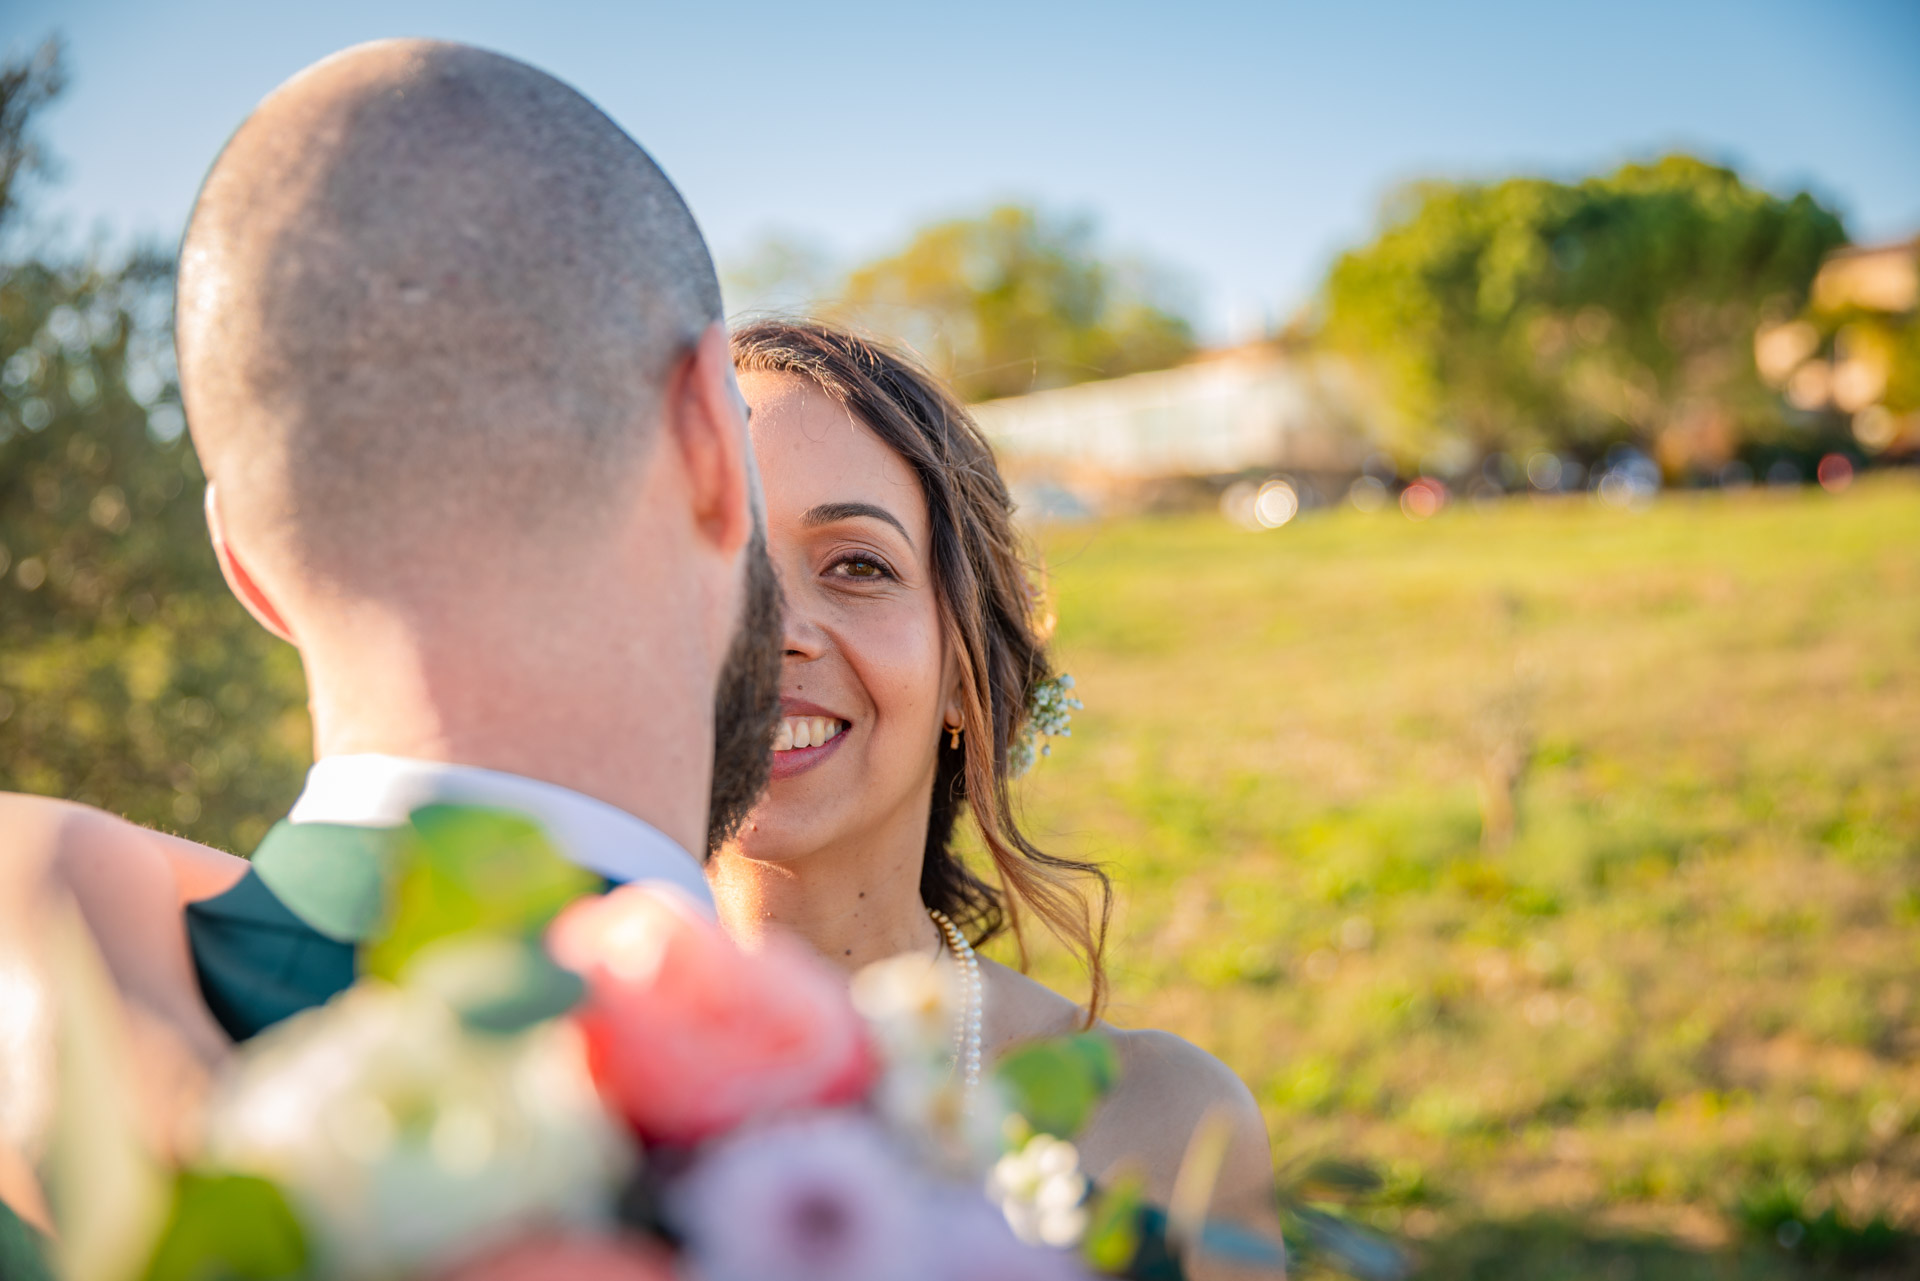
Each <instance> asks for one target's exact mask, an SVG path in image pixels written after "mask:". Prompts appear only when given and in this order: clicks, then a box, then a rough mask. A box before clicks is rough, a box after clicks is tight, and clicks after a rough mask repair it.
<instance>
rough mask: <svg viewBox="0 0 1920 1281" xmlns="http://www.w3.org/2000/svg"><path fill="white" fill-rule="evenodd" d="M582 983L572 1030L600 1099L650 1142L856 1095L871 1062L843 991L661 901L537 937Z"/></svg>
mask: <svg viewBox="0 0 1920 1281" xmlns="http://www.w3.org/2000/svg"><path fill="white" fill-rule="evenodd" d="M547 946H548V947H549V948H550V949H551V950H552V952H553V955H554V959H555V960H557V961H559V963H560V964H562V965H564V966H566V967H567V968H568V969H570V970H573V971H574V972H575V973H577V974H579V975H580V976H581V977H582V978H583V979H585V980H586V984H587V995H586V998H585V1000H583V1001H582V1002H581V1004H580V1006H579V1008H578V1009H576V1010H575V1011H574V1015H573V1017H574V1019H575V1020H576V1021H577V1022H578V1023H579V1025H580V1028H581V1030H582V1031H583V1032H584V1033H585V1036H586V1042H587V1063H588V1066H589V1068H590V1069H591V1070H592V1072H593V1079H594V1083H595V1084H596V1085H597V1086H598V1087H599V1090H600V1097H601V1098H602V1099H604V1100H605V1101H606V1103H607V1105H608V1106H609V1107H611V1108H612V1109H614V1110H615V1111H617V1112H619V1113H620V1114H621V1115H622V1116H624V1117H626V1118H627V1121H628V1123H629V1124H630V1125H632V1127H633V1129H634V1131H635V1133H637V1134H638V1135H639V1136H640V1137H641V1139H643V1140H646V1141H649V1142H659V1143H670V1144H692V1143H697V1142H699V1141H700V1140H702V1139H706V1138H709V1137H711V1136H713V1135H716V1134H722V1133H724V1132H726V1131H728V1130H731V1129H733V1128H734V1127H735V1126H737V1125H739V1124H740V1123H741V1122H743V1121H746V1120H749V1119H751V1118H753V1117H756V1116H764V1115H766V1114H768V1113H773V1112H780V1111H785V1110H790V1109H794V1108H803V1107H813V1106H830V1105H833V1104H838V1103H847V1102H852V1101H854V1100H856V1099H859V1098H860V1097H862V1096H863V1095H864V1094H865V1093H866V1090H867V1087H868V1086H869V1085H870V1084H872V1081H873V1077H874V1073H875V1070H876V1066H877V1064H876V1060H875V1057H874V1055H873V1053H872V1051H871V1049H870V1048H869V1046H868V1043H867V1032H866V1027H865V1025H864V1024H863V1023H862V1022H861V1020H860V1016H859V1015H858V1014H857V1013H855V1012H854V1008H853V1003H852V1001H851V1000H850V999H849V997H848V995H847V986H846V982H845V980H844V979H842V978H841V976H840V975H839V974H838V973H836V972H835V971H834V970H833V969H831V968H830V967H828V966H827V964H826V963H825V962H823V961H821V960H820V959H819V958H818V957H816V956H814V954H813V953H812V952H810V951H808V950H807V948H806V947H805V946H804V945H802V944H800V943H797V942H794V941H792V940H790V939H786V938H773V939H770V940H768V942H767V944H766V945H765V946H764V947H762V948H759V949H757V950H754V951H746V950H743V949H741V948H740V947H739V946H738V945H736V944H735V943H734V942H733V940H732V939H730V938H728V937H727V936H726V934H725V933H723V932H722V931H721V929H720V927H719V926H717V925H715V924H714V923H713V922H712V921H709V920H708V919H706V918H705V917H704V916H702V915H701V914H700V913H699V911H698V910H697V909H695V908H694V906H693V905H692V903H691V902H690V901H689V900H687V899H685V898H684V897H682V896H680V895H678V894H676V893H674V892H673V891H670V890H661V889H657V888H642V887H640V886H637V885H628V886H623V887H621V888H620V889H617V890H614V891H613V892H612V893H611V894H606V895H603V896H600V897H597V898H590V899H582V900H581V901H579V902H577V903H575V904H573V905H572V906H570V907H569V908H567V910H566V911H564V912H562V913H561V914H560V916H559V917H558V919H556V920H555V921H554V923H553V925H552V927H551V928H550V929H549V930H548V933H547Z"/></svg>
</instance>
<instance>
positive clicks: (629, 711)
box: [302, 635, 713, 853]
mask: <svg viewBox="0 0 1920 1281" xmlns="http://www.w3.org/2000/svg"><path fill="white" fill-rule="evenodd" d="M411 639H412V638H410V637H401V638H396V637H393V636H387V637H384V638H382V637H378V636H375V637H372V638H368V637H364V636H363V637H360V638H358V639H357V640H356V642H355V643H354V644H353V645H352V647H351V648H348V647H346V646H342V645H327V644H325V643H321V644H315V645H308V646H303V653H302V657H303V660H304V661H305V663H306V668H307V679H308V688H309V690H310V692H311V693H310V707H311V709H312V713H313V727H314V754H315V756H316V757H317V758H325V757H330V756H344V755H353V754H360V753H375V754H380V755H386V756H400V757H407V758H410V759H414V760H424V761H440V762H445V763H447V764H450V765H471V766H477V767H480V768H482V769H490V770H498V771H500V772H502V773H507V774H517V775H521V776H522V777H526V778H531V779H537V780H539V781H541V782H545V783H553V784H555V785H557V786H560V787H565V788H569V789H571V790H573V791H576V792H579V793H582V794H583V795H586V796H590V797H593V798H594V799H595V800H599V801H604V802H606V803H607V804H609V805H612V806H615V807H616V808H618V809H622V810H625V811H626V812H627V813H629V814H632V815H635V816H636V817H638V818H642V819H645V820H646V821H647V822H649V823H651V824H652V825H653V826H654V827H656V828H658V829H660V831H661V832H663V833H665V834H666V835H667V836H668V837H669V838H671V839H672V840H674V841H675V842H677V843H679V844H680V845H681V846H683V847H684V848H686V849H688V850H690V851H694V852H695V853H698V852H699V851H701V850H704V849H705V847H706V818H707V806H706V797H707V794H708V790H709V787H710V783H711V776H712V768H713V764H712V761H713V727H712V705H711V701H710V700H705V701H702V700H697V699H695V698H694V697H693V696H692V695H691V694H690V693H689V691H691V690H698V689H700V688H702V687H703V686H702V682H701V680H700V678H699V676H698V675H697V674H695V673H690V672H686V671H684V670H683V668H684V667H686V666H687V664H686V663H685V662H679V663H676V662H675V661H673V660H674V659H675V658H676V657H679V656H677V655H673V654H662V655H661V658H662V661H661V662H660V663H659V664H658V665H657V666H652V665H649V664H640V663H633V662H631V661H629V662H628V663H625V664H619V663H617V662H616V661H614V660H617V659H618V658H619V657H620V656H622V655H630V654H632V653H633V652H634V651H633V649H632V648H631V647H629V646H622V645H616V644H607V645H605V646H603V647H602V648H603V650H604V652H605V654H606V655H607V657H600V656H598V655H592V654H575V655H567V654H565V653H561V654H554V653H551V652H544V653H543V652H541V650H542V649H543V648H545V647H544V646H542V645H540V644H532V645H515V644H514V643H513V640H514V638H513V637H512V636H511V635H508V636H503V637H498V638H497V640H496V643H495V644H493V645H491V646H479V645H473V644H467V645H456V646H444V647H436V646H426V645H420V644H416V643H411ZM370 642H371V643H370ZM383 642H384V643H383Z"/></svg>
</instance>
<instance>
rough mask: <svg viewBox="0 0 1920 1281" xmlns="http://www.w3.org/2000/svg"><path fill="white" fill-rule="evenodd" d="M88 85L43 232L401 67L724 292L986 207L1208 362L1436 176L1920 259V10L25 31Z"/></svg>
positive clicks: (857, 11) (324, 20)
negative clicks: (347, 64)
mask: <svg viewBox="0 0 1920 1281" xmlns="http://www.w3.org/2000/svg"><path fill="white" fill-rule="evenodd" d="M56 29H57V30H60V31H62V32H63V33H64V34H65V35H66V37H67V39H68V43H69V53H70V66H71V70H72V73H73V85H72V88H71V90H70V91H69V93H68V95H67V96H66V98H65V99H64V101H63V102H62V103H61V104H60V106H59V107H58V109H57V110H56V111H54V112H52V113H50V115H49V117H48V120H47V129H46V132H47V136H48V139H49V141H50V142H51V143H52V145H53V149H54V150H55V152H56V153H57V154H58V155H59V157H60V158H61V160H62V161H63V163H64V173H63V176H62V179H61V181H60V183H59V184H58V185H57V186H56V187H54V188H53V189H52V190H51V191H49V192H48V193H47V194H46V197H45V199H44V200H43V202H42V208H43V210H45V211H46V212H48V213H49V214H52V215H57V216H58V217H60V218H62V219H64V220H65V222H66V224H67V226H68V228H69V229H70V231H71V232H72V233H73V234H76V235H92V234H105V235H106V236H108V237H109V238H110V239H111V240H113V241H116V242H118V241H123V240H125V239H126V238H127V237H129V236H131V235H136V234H137V235H147V236H154V237H160V238H165V239H171V238H172V237H174V236H175V235H177V234H178V231H179V228H180V226H181V224H182V222H183V220H184V218H185V214H186V211H187V209H188V207H189V206H190V204H191V202H192V199H193V194H194V190H195V187H196V186H197V184H198V182H199V179H200V176H201V174H202V173H203V172H204V171H205V169H206V167H207V165H208V164H209V162H210V161H211V160H212V158H213V156H214V154H215V152H216V151H217V150H218V148H219V146H220V144H221V142H222V141H223V140H224V138H225V137H226V135H227V133H228V132H229V131H230V130H231V129H232V128H233V127H234V125H236V124H237V123H238V122H239V121H240V119H241V118H242V117H243V116H244V115H245V114H246V112H247V111H248V110H249V108H250V107H251V106H252V105H253V104H254V103H255V102H257V101H258V100H259V98H260V97H261V96H262V95H263V94H265V93H266V92H267V91H268V90H270V89H271V88H272V87H273V86H274V85H275V84H277V83H278V82H279V81H281V80H283V79H284V78H286V77H287V76H288V75H290V74H292V73H293V72H294V71H296V70H298V69H299V68H300V67H302V66H304V65H305V64H307V63H309V62H311V61H313V60H314V59H316V58H318V57H320V56H322V55H324V54H327V53H329V52H332V51H333V50H335V49H338V48H341V47H343V46H345V45H348V44H352V43H355V42H357V41H360V40H366V39H372V38H375V37H378V36H385V35H432V36H440V37H446V38H451V39H460V40H466V41H470V42H473V43H476V44H481V45H485V46H488V47H491V48H495V49H499V50H502V51H504V52H507V53H511V54H513V55H515V56H517V57H521V58H524V59H526V60H528V61H530V62H533V63H535V64H537V65H539V66H541V67H544V68H546V69H547V70H549V71H551V72H553V73H555V74H557V75H559V76H561V77H562V78H564V79H566V80H569V81H571V82H572V83H573V84H574V85H576V86H577V87H579V88H580V89H581V90H583V91H584V92H585V93H586V94H587V95H588V96H589V97H592V98H593V99H594V100H595V101H597V102H598V103H599V104H600V105H601V106H602V107H603V108H605V109H606V110H607V111H608V112H609V114H611V115H612V116H613V117H614V118H615V119H617V120H618V121H620V122H621V124H623V125H624V126H626V128H627V129H628V130H629V131H630V132H632V133H633V134H634V136H636V137H637V138H639V139H640V140H641V142H642V143H644V144H645V145H646V146H647V147H648V148H649V150H651V151H652V152H653V153H654V155H655V156H656V157H657V158H658V159H659V160H660V162H661V163H662V164H663V165H664V166H665V167H666V169H667V171H668V172H669V173H670V174H672V175H673V177H674V179H675V180H676V181H677V182H678V183H679V184H680V186H681V188H682V190H683V191H685V193H686V195H687V198H688V200H689V202H690V203H691V204H692V206H693V209H694V212H695V214H696V215H697V216H698V217H699V219H700V221H701V223H702V225H703V226H704V227H705V228H706V229H707V233H708V236H709V238H710V239H711V241H712V242H713V244H714V247H715V250H716V252H717V254H718V255H719V256H720V257H721V258H722V260H723V261H725V260H727V259H729V258H731V259H735V260H737V259H739V258H741V257H743V256H744V255H745V254H746V253H747V252H748V251H749V250H750V249H751V248H752V247H753V246H754V245H755V244H756V243H757V242H758V241H759V240H760V239H761V238H763V237H764V236H766V235H767V234H768V233H771V232H782V233H786V234H788V235H791V236H795V237H798V238H800V239H803V240H808V241H813V242H816V243H818V244H820V245H821V246H822V247H823V248H825V249H827V250H828V251H830V252H832V253H834V254H836V255H838V256H841V257H843V258H857V257H860V256H864V255H866V254H870V253H873V252H876V251H880V250H883V249H886V248H888V247H891V246H892V245H895V244H897V243H898V242H899V241H900V240H901V239H902V238H903V237H904V236H905V234H906V233H907V231H908V230H909V229H910V228H911V227H912V226H913V225H915V224H916V223H917V222H919V221H922V220H924V219H927V218H930V217H934V216H939V215H943V214H949V213H954V212H959V211H965V210H970V209H975V208H979V207H981V206H983V205H984V204H985V203H986V202H988V201H991V200H996V199H1001V198H1019V199H1029V200H1036V201H1039V202H1041V203H1043V204H1044V205H1046V206H1049V207H1051V208H1054V209H1057V210H1061V211H1065V212H1084V213H1090V214H1093V215H1094V216H1096V217H1097V218H1098V219H1099V222H1100V225H1101V227H1102V228H1103V230H1104V232H1105V235H1106V239H1107V241H1108V243H1110V244H1112V245H1114V246H1116V247H1119V248H1122V249H1127V250H1132V251H1138V252H1143V253H1146V254H1148V255H1151V256H1152V257H1154V258H1156V259H1158V260H1160V261H1163V262H1165V263H1167V264H1168V265H1170V266H1172V267H1173V268H1175V269H1176V270H1177V271H1179V272H1180V273H1182V274H1184V276H1185V277H1186V278H1187V279H1188V281H1190V282H1191V285H1192V290H1193V297H1194V300H1195V303H1196V306H1197V310H1198V314H1199V317H1200V319H1201V321H1202V323H1203V325H1204V327H1205V329H1206V331H1207V332H1208V334H1209V336H1211V337H1214V338H1225V337H1232V336H1237V335H1239V334H1241V333H1244V332H1245V331H1247V330H1249V329H1251V328H1252V327H1255V326H1257V325H1258V324H1260V323H1261V322H1262V320H1263V318H1269V317H1270V318H1276V319H1277V318H1284V316H1285V315H1286V314H1288V313H1289V312H1291V311H1292V310H1293V309H1294V308H1295V307H1297V306H1298V305H1299V304H1300V303H1301V302H1302V301H1304V300H1305V299H1306V298H1307V297H1308V296H1309V295H1310V293H1311V292H1312V290H1313V288H1314V286H1315V285H1316V283H1317V282H1318V280H1319V279H1320V276H1321V274H1322V273H1323V272H1324V270H1325V268H1326V266H1327V264H1328V262H1329V261H1330V260H1331V258H1332V256H1333V255H1334V254H1336V253H1337V252H1338V251H1339V250H1340V249H1341V248H1342V247H1344V246H1346V245H1349V244H1353V243H1356V242H1359V241H1362V240H1364V239H1365V238H1366V236H1367V233H1368V230H1369V228H1370V227H1371V226H1372V225H1373V219H1374V215H1375V211H1376V209H1377V208H1378V205H1379V201H1380V198H1381V196H1382V195H1383V194H1384V193H1385V192H1386V191H1387V190H1388V189H1389V188H1390V187H1391V186H1392V185H1393V184H1394V183H1396V182H1398V181H1401V180H1404V179H1407V178H1410V177H1415V176H1431V175H1480V176H1491V175H1498V174H1504V173H1508V172H1514V171H1521V170H1525V171H1532V172H1545V173H1550V174H1555V175H1563V176H1578V175H1580V174H1583V173H1587V172H1590V171H1593V170H1595V169H1600V168H1605V167H1609V166H1611V165H1613V164H1615V163H1618V162H1619V161H1621V160H1623V159H1628V158H1634V157H1648V156H1652V155H1656V154H1658V153H1660V152H1661V151H1663V150H1667V149H1671V148H1677V147H1684V148H1689V149H1692V150H1695V151H1698V152H1700V153H1702V154H1704V155H1707V156H1709V157H1711V158H1715V159H1719V160H1723V161H1728V162H1732V163H1735V164H1736V165H1738V166H1739V167H1740V168H1741V169H1742V170H1743V171H1744V172H1746V173H1748V174H1749V175H1750V176H1752V177H1753V178H1755V179H1756V180H1758V181H1760V182H1762V183H1764V184H1766V185H1768V186H1770V187H1774V188H1776V189H1782V190H1785V189H1793V188H1798V187H1802V186H1805V187H1809V188H1811V189H1812V190H1813V191H1814V192H1815V193H1816V194H1818V195H1819V196H1821V197H1822V198H1823V199H1825V200H1827V201H1829V202H1831V203H1832V204H1834V205H1836V206H1837V207H1838V208H1839V209H1840V210H1841V211H1842V212H1843V214H1844V215H1845V216H1846V218H1847V220H1848V225H1849V227H1850V229H1851V230H1852V231H1853V232H1854V234H1855V235H1856V237H1859V238H1863V239H1868V240H1872V239H1880V238H1887V237H1892V236H1896V235H1907V234H1912V233H1914V232H1916V231H1920V0H1877V2H1876V0H1825V3H1809V2H1800V0H1744V2H1742V3H1733V2H1720V0H1665V3H1642V2H1640V0H1613V2H1611V3H1607V4H1604V5H1602V4H1597V3H1596V4H1586V5H1574V4H1563V3H1554V2H1553V0H1533V3H1477V4H1476V3H1471V2H1470V0H1460V2H1458V3H1452V4H1438V3H1430V2H1428V3H1400V4H1390V3H1363V2H1356V3H1344V4H1327V3H1324V0H1321V2H1319V3H1312V4H1295V3H1279V2H1275V3H1267V4H1260V5H1254V4H1229V3H1206V2H1204V0H1183V2H1182V3H1180V4H1177V5H1175V4H1166V5H1161V6H1147V5H1135V4H1127V3H1120V2H1117V0H1110V2H1109V3H1103V4H1083V3H1045V2H1043V0H1026V2H1025V3H1018V2H1016V3H999V2H998V0H974V2H973V3H969V4H966V5H927V4H919V5H915V4H902V3H895V4H886V5H858V4H840V5H836V4H832V3H828V2H825V0H821V2H818V3H813V4H805V5H799V4H792V3H787V4H763V3H758V2H757V0H731V2H729V3H726V4H708V5H700V4H690V3H684V2H682V3H677V4H672V5H666V4H656V3H650V2H647V0H628V2H627V3H604V4H596V3H565V2H564V0H545V2H544V3H540V4H533V3H519V4H499V3H490V2H487V0H464V2H459V3H454V2H443V0H384V2H375V0H328V2H327V3H325V4H305V5H292V4H273V3H259V2H258V0H253V2H251V3H242V2H240V0H175V2H172V3H165V4H160V3H152V2H148V3H134V2H133V0H60V2H58V3H55V2H53V0H6V2H5V3H4V5H0V47H6V48H12V49H16V50H17V49H23V48H25V47H28V46H29V45H31V44H32V43H34V42H36V41H37V40H38V39H39V38H40V37H41V36H43V35H44V34H46V33H47V32H49V31H53V30H56Z"/></svg>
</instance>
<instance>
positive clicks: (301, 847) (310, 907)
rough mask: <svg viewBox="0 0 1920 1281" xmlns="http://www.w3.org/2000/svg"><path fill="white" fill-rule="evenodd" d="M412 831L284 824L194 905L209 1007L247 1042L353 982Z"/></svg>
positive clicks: (191, 926)
mask: <svg viewBox="0 0 1920 1281" xmlns="http://www.w3.org/2000/svg"><path fill="white" fill-rule="evenodd" d="M402 835H403V829H388V828H375V827H347V826H343V825H340V824H336V823H302V824H299V825H297V826H296V825H294V824H291V823H280V824H277V825H276V826H275V827H274V829H273V830H272V831H271V832H268V833H267V838H266V840H264V841H262V842H261V844H260V848H259V850H258V851H257V852H256V853H255V854H254V856H253V862H252V866H250V867H249V868H248V869H247V874H246V875H245V876H243V877H241V878H240V880H239V882H238V883H237V884H235V885H234V887H233V888H232V889H230V890H228V891H226V893H224V894H220V895H218V896H216V897H214V898H210V899H202V900H201V901H199V902H197V903H190V904H188V906H187V938H188V940H189V942H190V943H191V944H192V946H193V964H194V969H195V970H196V971H197V972H198V974H199V979H200V991H201V993H202V995H204V996H205V998H206V1002H207V1007H208V1008H209V1009H210V1010H212V1011H213V1016H214V1018H216V1019H218V1020H219V1022H220V1026H221V1027H223V1028H225V1029H226V1030H227V1034H228V1035H229V1036H231V1037H233V1039H234V1040H236V1041H244V1040H246V1039H247V1038H248V1037H250V1036H253V1035H254V1034H255V1033H257V1032H259V1031H261V1030H262V1029H264V1028H267V1027H271V1026H272V1025H273V1024H275V1023H278V1022H279V1021H280V1020H281V1019H284V1018H287V1017H288V1016H290V1015H293V1014H298V1013H299V1012H300V1011H301V1010H304V1009H308V1008H310V1007H312V1006H316V1005H324V1004H326V1002H327V1001H328V999H329V998H331V997H333V996H334V995H335V994H337V993H339V992H343V991H345V990H346V989H347V988H348V987H351V986H352V985H353V980H354V977H355V975H356V974H357V973H358V955H359V945H360V943H361V942H362V941H363V940H365V939H367V938H368V937H369V936H370V935H371V934H372V932H373V931H374V929H376V928H377V927H378V926H379V924H380V921H381V917H382V913H383V910H384V906H385V900H386V892H387V881H388V869H389V864H390V862H391V855H392V853H393V851H394V850H395V849H396V848H397V847H398V844H399V841H400V839H401V837H402Z"/></svg>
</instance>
